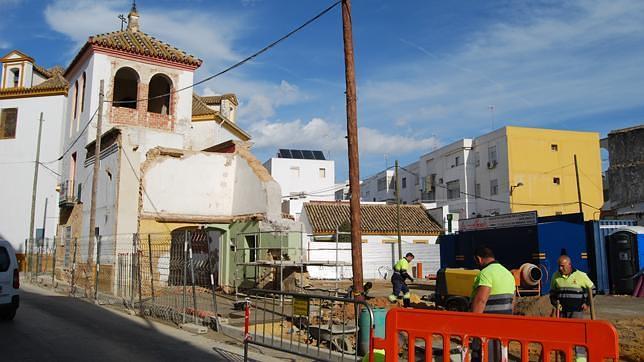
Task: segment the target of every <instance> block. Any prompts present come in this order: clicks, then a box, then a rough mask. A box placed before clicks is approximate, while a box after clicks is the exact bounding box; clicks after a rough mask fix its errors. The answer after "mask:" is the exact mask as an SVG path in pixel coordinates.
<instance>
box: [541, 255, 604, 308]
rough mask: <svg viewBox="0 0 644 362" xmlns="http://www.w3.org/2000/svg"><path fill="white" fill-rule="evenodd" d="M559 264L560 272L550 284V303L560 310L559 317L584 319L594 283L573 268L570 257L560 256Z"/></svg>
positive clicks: (584, 274)
mask: <svg viewBox="0 0 644 362" xmlns="http://www.w3.org/2000/svg"><path fill="white" fill-rule="evenodd" d="M557 264H559V271H557V272H556V273H555V274H554V275H553V276H552V281H551V282H550V302H551V303H552V305H553V306H554V307H555V308H557V307H559V308H560V309H559V316H560V317H562V318H584V311H585V310H586V309H588V305H589V302H588V301H589V295H588V293H589V292H592V289H593V287H594V285H593V282H592V281H591V280H590V278H588V276H587V275H586V273H584V272H582V271H580V270H577V269H575V268H573V266H572V263H571V261H570V257H569V256H568V255H562V256H560V257H559V259H558V260H557Z"/></svg>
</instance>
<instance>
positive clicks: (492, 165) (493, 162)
mask: <svg viewBox="0 0 644 362" xmlns="http://www.w3.org/2000/svg"><path fill="white" fill-rule="evenodd" d="M496 164H497V162H496V160H494V161H488V163H487V168H489V169H492V168H495V167H496Z"/></svg>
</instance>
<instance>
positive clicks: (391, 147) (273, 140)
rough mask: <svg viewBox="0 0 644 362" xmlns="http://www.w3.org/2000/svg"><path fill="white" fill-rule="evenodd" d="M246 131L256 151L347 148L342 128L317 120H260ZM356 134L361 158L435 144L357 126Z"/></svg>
mask: <svg viewBox="0 0 644 362" xmlns="http://www.w3.org/2000/svg"><path fill="white" fill-rule="evenodd" d="M249 132H250V134H251V135H252V136H253V142H254V144H255V147H257V148H268V149H275V148H278V147H282V148H284V147H286V148H288V147H292V148H313V149H320V150H346V148H347V141H346V138H345V135H346V129H345V128H344V125H339V124H335V123H330V122H327V121H325V120H324V119H321V118H313V119H312V120H310V121H309V122H302V121H301V120H295V121H292V122H268V121H260V122H256V123H254V124H253V125H252V126H251V127H250V129H249ZM358 132H359V135H358V145H359V146H360V153H361V154H363V155H381V154H383V153H386V154H393V155H404V154H408V153H412V152H413V153H419V152H423V151H427V150H430V149H432V148H434V147H436V146H438V145H439V142H438V140H437V139H436V138H435V137H429V138H418V137H411V136H404V135H399V134H391V133H383V132H381V131H379V130H376V129H373V128H368V127H360V128H359V131H358Z"/></svg>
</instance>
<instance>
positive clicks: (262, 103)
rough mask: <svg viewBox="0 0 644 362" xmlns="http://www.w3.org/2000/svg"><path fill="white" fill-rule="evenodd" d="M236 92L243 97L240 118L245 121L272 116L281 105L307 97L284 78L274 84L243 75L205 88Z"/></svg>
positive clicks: (213, 91) (293, 102)
mask: <svg viewBox="0 0 644 362" xmlns="http://www.w3.org/2000/svg"><path fill="white" fill-rule="evenodd" d="M230 92H234V93H237V95H238V96H239V97H240V98H241V104H240V106H239V116H238V117H239V118H240V119H241V120H243V122H245V123H248V122H253V121H258V120H263V119H266V118H269V117H272V116H274V115H275V113H276V109H277V108H278V107H281V106H285V105H290V104H295V103H297V102H299V101H301V100H304V99H307V98H308V96H307V95H306V94H304V93H303V92H302V91H301V90H300V89H299V87H298V86H296V85H294V84H291V83H289V82H287V81H286V80H282V81H281V82H280V83H279V84H273V83H270V82H265V81H261V80H249V79H246V78H244V77H242V76H235V77H229V78H225V79H222V80H218V81H217V82H216V85H212V86H208V87H206V88H205V89H204V91H203V93H204V94H222V93H230Z"/></svg>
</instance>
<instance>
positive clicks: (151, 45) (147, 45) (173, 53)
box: [81, 30, 202, 67]
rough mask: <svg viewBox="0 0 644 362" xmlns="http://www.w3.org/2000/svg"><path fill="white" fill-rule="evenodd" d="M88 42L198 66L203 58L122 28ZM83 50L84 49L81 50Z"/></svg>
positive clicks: (91, 37)
mask: <svg viewBox="0 0 644 362" xmlns="http://www.w3.org/2000/svg"><path fill="white" fill-rule="evenodd" d="M87 44H92V45H98V46H101V47H105V48H110V49H115V50H121V51H125V52H128V53H133V54H137V55H144V56H148V57H152V58H158V59H163V60H168V61H171V62H177V63H183V64H188V65H192V66H195V67H198V66H200V65H201V62H202V61H201V59H198V58H196V57H194V56H192V55H190V54H187V53H186V52H184V51H182V50H179V49H177V48H175V47H173V46H171V45H169V44H167V43H164V42H162V41H160V40H158V39H156V38H155V37H153V36H150V35H148V34H146V33H143V32H141V31H131V30H121V31H114V32H111V33H105V34H98V35H94V36H90V37H89V39H88V40H87ZM81 52H82V51H81Z"/></svg>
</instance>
